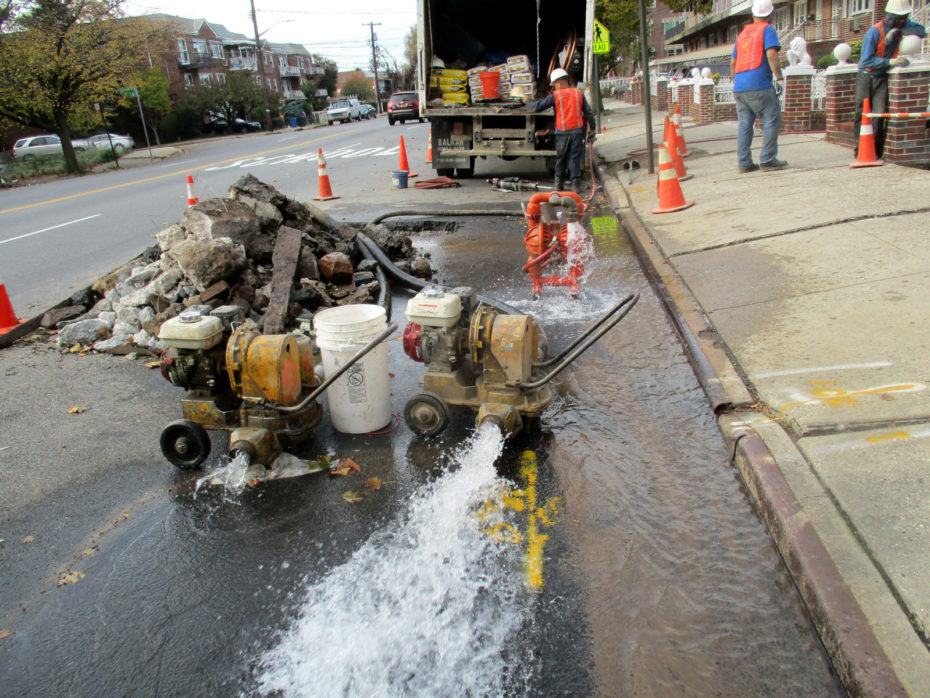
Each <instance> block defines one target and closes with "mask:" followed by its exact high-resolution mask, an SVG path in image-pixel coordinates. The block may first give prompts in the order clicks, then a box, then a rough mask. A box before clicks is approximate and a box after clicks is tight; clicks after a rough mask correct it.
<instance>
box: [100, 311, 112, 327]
mask: <svg viewBox="0 0 930 698" xmlns="http://www.w3.org/2000/svg"><path fill="white" fill-rule="evenodd" d="M97 318H98V319H100V320H103V321H104V322H105V323H107V327H109V328H110V329H111V330H112V329H113V323H115V322H116V313H114V312H113V311H112V310H105V311H103V312H101V313H100V314H99V315H97Z"/></svg>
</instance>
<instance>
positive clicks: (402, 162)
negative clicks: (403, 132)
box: [397, 136, 420, 179]
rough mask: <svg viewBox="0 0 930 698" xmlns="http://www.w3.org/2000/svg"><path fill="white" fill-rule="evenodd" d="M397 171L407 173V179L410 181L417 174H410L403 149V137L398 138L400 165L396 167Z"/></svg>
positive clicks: (405, 150) (405, 152)
mask: <svg viewBox="0 0 930 698" xmlns="http://www.w3.org/2000/svg"><path fill="white" fill-rule="evenodd" d="M397 169H398V170H400V171H401V172H406V173H407V179H412V178H414V177H416V176H417V175H418V174H420V173H419V172H411V171H410V165H408V164H407V149H406V148H405V147H404V137H403V136H401V137H400V164H399V165H398V166H397Z"/></svg>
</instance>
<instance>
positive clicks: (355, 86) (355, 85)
mask: <svg viewBox="0 0 930 698" xmlns="http://www.w3.org/2000/svg"><path fill="white" fill-rule="evenodd" d="M342 94H344V95H355V96H356V97H358V99H359V101H362V102H363V101H365V100H368V99H374V97H375V91H374V89H373V88H372V86H371V79H370V78H367V77H365V73H363V72H362V71H361V70H356V71H355V72H354V73H353V74H352V75H350V76H349V79H348V80H346V81H345V84H344V85H343V86H342Z"/></svg>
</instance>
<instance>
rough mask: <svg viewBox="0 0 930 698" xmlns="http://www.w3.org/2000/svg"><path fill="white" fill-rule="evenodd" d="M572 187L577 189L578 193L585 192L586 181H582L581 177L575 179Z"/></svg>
mask: <svg viewBox="0 0 930 698" xmlns="http://www.w3.org/2000/svg"><path fill="white" fill-rule="evenodd" d="M572 189H574V190H575V193H576V194H584V182H582V181H581V180H580V179H573V180H572Z"/></svg>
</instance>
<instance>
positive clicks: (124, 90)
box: [117, 87, 136, 97]
mask: <svg viewBox="0 0 930 698" xmlns="http://www.w3.org/2000/svg"><path fill="white" fill-rule="evenodd" d="M117 92H119V93H120V94H121V95H126V96H127V97H135V96H136V90H135V88H134V87H121V88H120V89H118V90H117Z"/></svg>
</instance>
